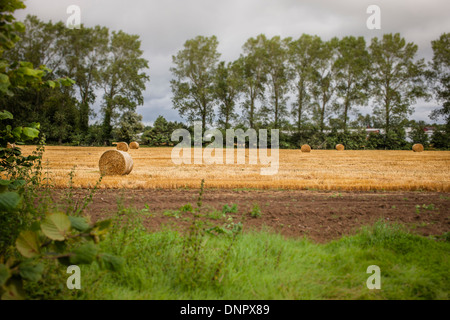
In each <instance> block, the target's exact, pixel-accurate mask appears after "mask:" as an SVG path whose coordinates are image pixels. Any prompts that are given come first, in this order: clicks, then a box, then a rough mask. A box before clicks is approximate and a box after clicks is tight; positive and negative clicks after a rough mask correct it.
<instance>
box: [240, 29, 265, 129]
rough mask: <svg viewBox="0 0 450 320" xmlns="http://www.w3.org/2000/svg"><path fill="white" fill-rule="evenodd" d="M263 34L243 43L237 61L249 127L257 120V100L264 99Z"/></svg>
mask: <svg viewBox="0 0 450 320" xmlns="http://www.w3.org/2000/svg"><path fill="white" fill-rule="evenodd" d="M266 40H267V39H266V37H265V36H264V35H259V36H258V37H256V38H250V39H248V40H247V42H246V43H245V44H244V46H243V47H242V48H243V51H244V53H243V55H241V56H240V58H239V60H238V62H239V64H240V65H241V67H242V71H243V85H242V93H243V96H244V102H243V104H242V107H243V110H244V112H245V119H246V122H248V125H249V126H250V128H252V129H254V128H255V126H256V123H257V121H258V108H257V102H258V100H259V101H261V100H264V92H265V83H266V82H267V77H266V73H265V62H264V54H265V53H264V45H263V44H264V41H266Z"/></svg>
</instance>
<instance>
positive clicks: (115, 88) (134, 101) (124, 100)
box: [100, 31, 149, 142]
mask: <svg viewBox="0 0 450 320" xmlns="http://www.w3.org/2000/svg"><path fill="white" fill-rule="evenodd" d="M140 47H141V42H140V40H139V36H137V35H129V34H126V33H125V32H123V31H119V32H113V33H112V37H111V40H110V43H109V46H108V52H109V54H108V57H107V60H106V64H105V67H104V68H103V69H102V70H101V73H100V76H101V85H102V87H103V90H104V95H103V97H104V102H103V106H102V111H103V115H104V118H103V134H104V141H105V142H109V140H110V139H111V132H112V129H113V126H112V125H113V120H115V119H117V117H118V115H119V111H127V110H130V111H134V110H135V109H136V107H137V106H138V105H142V104H143V103H144V97H143V94H142V93H143V91H144V90H145V84H146V82H147V81H148V80H149V77H148V76H147V74H146V73H145V71H144V70H145V69H147V68H148V61H147V60H145V59H144V58H142V54H143V52H142V50H141V48H140Z"/></svg>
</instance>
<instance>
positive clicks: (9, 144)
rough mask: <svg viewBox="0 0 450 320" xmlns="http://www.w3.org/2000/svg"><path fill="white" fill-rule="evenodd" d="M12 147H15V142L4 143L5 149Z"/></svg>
mask: <svg viewBox="0 0 450 320" xmlns="http://www.w3.org/2000/svg"><path fill="white" fill-rule="evenodd" d="M14 148H17V146H16V144H15V143H9V142H7V143H6V149H14Z"/></svg>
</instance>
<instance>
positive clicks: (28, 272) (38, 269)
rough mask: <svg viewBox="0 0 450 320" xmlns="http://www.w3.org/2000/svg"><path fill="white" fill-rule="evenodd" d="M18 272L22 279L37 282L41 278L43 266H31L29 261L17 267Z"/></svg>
mask: <svg viewBox="0 0 450 320" xmlns="http://www.w3.org/2000/svg"><path fill="white" fill-rule="evenodd" d="M19 272H20V275H21V276H22V278H23V279H25V280H29V281H32V282H38V281H39V280H41V278H42V273H43V272H44V265H43V264H41V263H38V264H33V263H32V262H31V261H24V262H22V263H21V264H20V266H19Z"/></svg>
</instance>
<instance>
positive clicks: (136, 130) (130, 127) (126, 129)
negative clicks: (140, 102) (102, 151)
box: [114, 110, 144, 143]
mask: <svg viewBox="0 0 450 320" xmlns="http://www.w3.org/2000/svg"><path fill="white" fill-rule="evenodd" d="M143 130H144V124H143V123H142V116H141V115H140V114H137V113H136V112H134V111H131V110H127V111H125V112H124V113H123V114H122V116H121V117H120V120H119V123H118V126H117V129H116V130H115V132H114V137H115V139H116V140H117V141H127V142H128V143H129V142H132V141H136V140H137V139H138V136H139V134H140V133H142V131H143Z"/></svg>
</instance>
